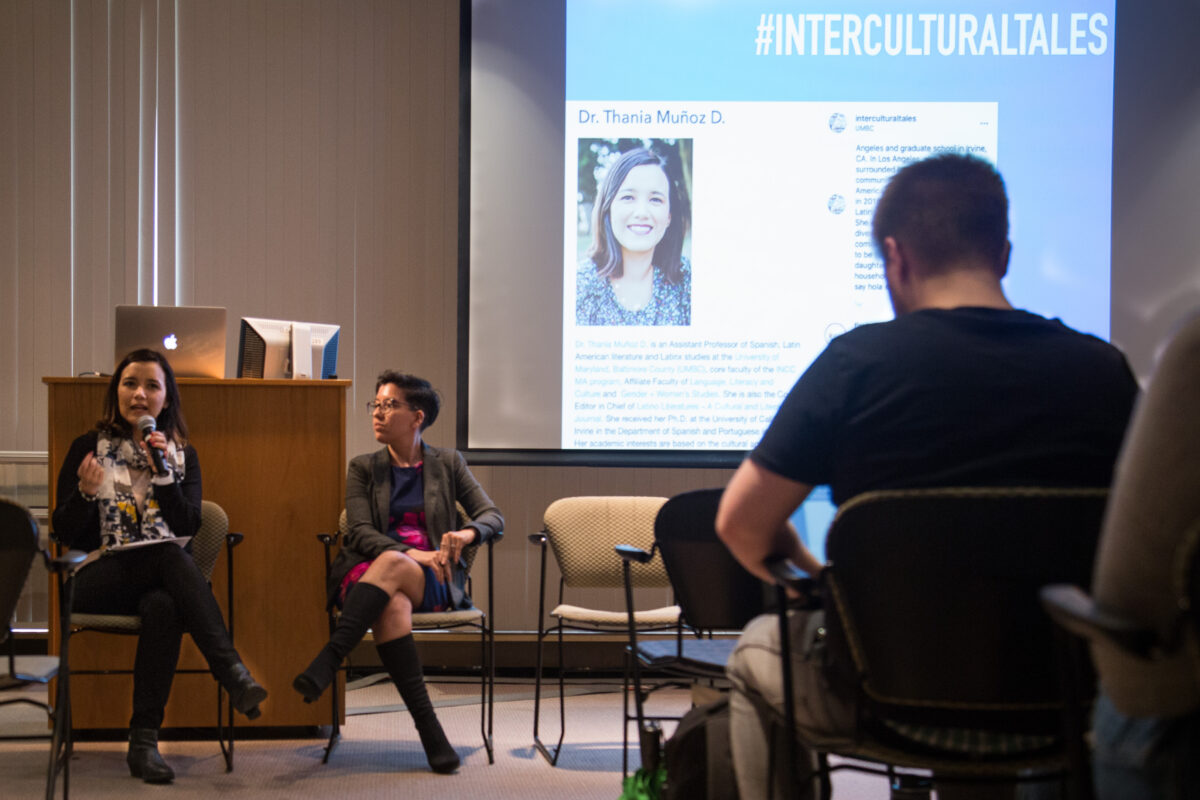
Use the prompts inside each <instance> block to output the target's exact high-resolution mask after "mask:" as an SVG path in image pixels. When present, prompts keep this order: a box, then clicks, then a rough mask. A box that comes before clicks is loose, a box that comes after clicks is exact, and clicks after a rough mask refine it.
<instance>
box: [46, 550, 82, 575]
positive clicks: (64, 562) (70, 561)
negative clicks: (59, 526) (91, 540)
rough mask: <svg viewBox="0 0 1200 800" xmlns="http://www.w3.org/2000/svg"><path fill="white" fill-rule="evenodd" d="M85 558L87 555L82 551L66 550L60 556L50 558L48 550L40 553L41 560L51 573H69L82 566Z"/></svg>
mask: <svg viewBox="0 0 1200 800" xmlns="http://www.w3.org/2000/svg"><path fill="white" fill-rule="evenodd" d="M86 558H87V553H86V552H84V551H83V550H68V551H67V552H66V553H64V554H63V555H61V556H52V555H50V551H48V550H43V551H42V559H43V560H44V561H45V562H46V569H48V570H50V571H51V572H71V571H72V570H74V569H75V568H76V567H78V566H79V565H80V564H82V563H83V562H84V559H86Z"/></svg>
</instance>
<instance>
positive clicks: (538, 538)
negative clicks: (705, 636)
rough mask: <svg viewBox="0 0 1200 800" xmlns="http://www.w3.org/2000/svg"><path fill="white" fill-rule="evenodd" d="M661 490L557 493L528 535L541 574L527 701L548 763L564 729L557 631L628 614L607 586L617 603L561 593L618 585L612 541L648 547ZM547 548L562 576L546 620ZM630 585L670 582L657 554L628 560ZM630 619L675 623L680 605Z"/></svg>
mask: <svg viewBox="0 0 1200 800" xmlns="http://www.w3.org/2000/svg"><path fill="white" fill-rule="evenodd" d="M666 501H667V499H666V498H665V497H567V498H563V499H561V500H556V501H554V502H553V503H551V504H550V506H549V507H548V508H547V509H546V513H545V516H544V518H543V529H542V530H541V531H540V532H538V533H535V534H532V535H531V536H530V537H529V540H530V542H532V543H533V544H536V545H538V546H539V547H540V548H541V553H542V558H541V580H540V589H539V599H538V646H537V672H536V674H535V685H536V689H535V694H534V701H533V704H534V709H533V741H534V746H535V747H536V748H537V750H538V752H540V753H541V754H542V755H543V756H544V757H545V758H546V760H547V761H549V762H550V764H551V765H554V764H557V763H558V756H559V753H560V752H561V751H562V743H563V737H564V736H565V734H566V711H565V704H564V700H565V695H566V686H565V672H566V669H565V664H564V663H563V631H564V630H582V631H597V632H614V633H626V632H627V631H628V625H629V618H628V616H627V612H626V611H625V609H622V608H620V607H619V604H620V597H621V595H620V594H619V593H616V592H614V599H615V603H614V605H617V606H618V610H604V609H596V608H585V607H582V606H577V605H570V604H567V603H565V602H563V601H564V590H565V588H567V587H569V588H572V589H577V588H603V589H618V590H619V589H621V588H622V587H623V586H624V578H623V575H622V563H623V562H622V561H621V559H620V557H619V556H618V555H617V554H616V551H615V550H614V548H615V547H616V546H617V545H619V544H625V545H633V546H635V547H639V548H642V549H645V550H649V549H650V548H651V547H652V546H653V544H654V519H655V517H656V516H657V515H658V511H659V509H660V508H662V506H663V503H665V502H666ZM547 545H548V546H549V550H551V551H552V552H553V553H554V558H555V560H556V561H557V562H558V568H559V571H560V572H561V573H562V577H561V579H560V580H559V584H558V604H557V605H556V606H555V607H554V609H553V610H551V611H550V616H551V617H553V618H554V619H555V620H556V622H555V623H554V624H553V625H552V626H551V627H550V628H547V627H546V559H547V556H546V551H547ZM630 577H631V581H632V585H633V587H634V588H642V587H669V586H670V585H671V583H670V581H669V580H668V578H667V572H666V570H665V569H664V568H663V563H662V559H661V558H658V557H655V558H654V559H652V560H651V561H650V562H649V563H646V564H634V565H633V567H632V571H631V575H630ZM633 617H634V623H635V624H636V626H637V627H638V629H639V630H643V631H649V630H666V629H670V628H675V627H677V626H678V625H679V606H674V605H673V606H666V607H664V608H655V609H646V610H638V611H635V612H634V615H633ZM552 633H554V634H557V637H558V698H559V706H558V710H559V736H558V743H557V744H556V745H554V747H553V748H550V747H548V746H546V745H545V744H544V743H543V742H542V740H541V736H540V732H539V722H540V720H541V689H542V664H543V658H542V655H543V647H544V645H545V640H546V637H547V636H549V635H550V634H552Z"/></svg>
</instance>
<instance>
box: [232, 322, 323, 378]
mask: <svg viewBox="0 0 1200 800" xmlns="http://www.w3.org/2000/svg"><path fill="white" fill-rule="evenodd" d="M340 330H341V329H340V327H339V326H337V325H326V324H322V323H319V322H294V321H291V320H282V319H262V318H260V317H242V324H241V329H240V331H239V333H238V366H237V375H238V377H239V378H275V379H279V378H301V379H302V378H322V379H325V378H336V377H337V351H338V334H339V332H340Z"/></svg>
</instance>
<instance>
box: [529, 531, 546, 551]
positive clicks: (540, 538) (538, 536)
mask: <svg viewBox="0 0 1200 800" xmlns="http://www.w3.org/2000/svg"><path fill="white" fill-rule="evenodd" d="M529 543H530V544H540V545H541V546H542V547H545V546H546V532H545V531H538V532H537V533H531V534H529Z"/></svg>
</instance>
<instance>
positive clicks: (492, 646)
mask: <svg viewBox="0 0 1200 800" xmlns="http://www.w3.org/2000/svg"><path fill="white" fill-rule="evenodd" d="M479 649H480V654H479V656H480V658H479V663H480V665H481V666H480V669H481V674H480V676H479V732H480V733H481V734H482V735H483V746H484V749H486V750H487V754H488V764H495V763H496V754H495V750H494V749H493V745H492V719H493V716H492V715H493V705H492V703H493V702H494V700H495V696H496V640H495V637H494V636H493V634H492V631H491V621H490V618H487V617H485V618H484V621H483V626H482V627H481V628H480V629H479Z"/></svg>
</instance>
